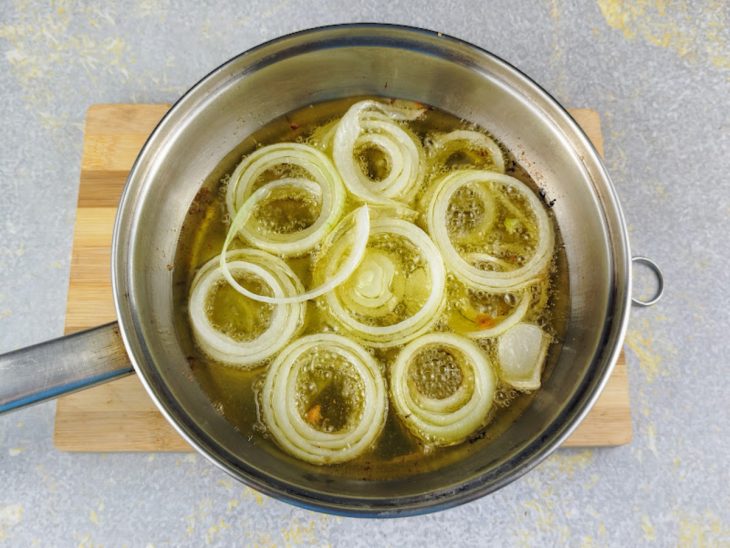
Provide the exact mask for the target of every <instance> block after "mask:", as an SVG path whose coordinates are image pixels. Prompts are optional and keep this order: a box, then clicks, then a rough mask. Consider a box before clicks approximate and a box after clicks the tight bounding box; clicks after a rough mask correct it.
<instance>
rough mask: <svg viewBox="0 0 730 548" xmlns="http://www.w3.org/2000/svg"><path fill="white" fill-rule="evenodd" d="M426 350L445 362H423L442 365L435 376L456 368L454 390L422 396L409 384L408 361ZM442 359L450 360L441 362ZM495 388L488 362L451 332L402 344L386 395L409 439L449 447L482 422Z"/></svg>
mask: <svg viewBox="0 0 730 548" xmlns="http://www.w3.org/2000/svg"><path fill="white" fill-rule="evenodd" d="M429 350H436V351H437V352H438V351H440V352H441V358H442V359H441V361H442V362H447V363H441V364H439V363H436V364H433V363H430V362H433V361H436V360H435V359H432V360H430V362H427V363H426V367H432V368H433V367H436V368H438V367H439V365H441V366H442V370H441V371H440V372H439V373H435V374H436V375H437V376H445V375H447V374H448V373H447V372H445V371H443V369H444V368H445V367H450V368H451V369H452V370H453V368H454V367H455V366H456V367H458V368H459V373H460V375H458V376H460V383H459V386H458V387H457V388H456V389H455V390H454V391H453V392H452V393H451V394H448V395H445V397H441V398H437V397H433V396H429V395H427V394H422V393H421V392H420V391H419V389H418V388H419V387H418V382H417V380H414V378H415V379H417V378H418V371H414V366H417V364H414V362H415V361H416V360H417V359H418V356H419V354H421V353H423V352H428V351H429ZM438 356H439V355H438V354H436V357H438ZM447 356H449V357H450V359H448V360H446V359H444V358H446V357H447ZM427 358H428V356H427ZM451 373H452V374H453V371H452V372H451ZM425 376H426V377H427V378H428V377H430V375H428V374H427V375H425ZM495 384H496V383H495V377H494V373H493V371H492V366H491V364H490V362H489V359H488V358H487V356H486V354H485V353H484V352H483V351H482V349H481V348H479V346H478V345H477V344H476V343H475V342H473V341H471V340H469V339H466V338H464V337H461V336H458V335H454V334H452V333H430V334H428V335H424V336H423V337H419V338H418V339H416V340H415V341H413V342H411V343H410V344H408V345H407V346H406V347H405V348H404V349H403V350H402V351H401V352H400V354H399V355H398V358H397V359H396V361H395V364H394V365H393V368H392V369H391V376H390V396H391V400H392V402H393V408H394V409H395V411H396V413H397V414H398V416H399V417H400V419H401V420H402V421H403V423H404V424H405V425H406V427H407V428H408V429H409V430H410V431H411V432H412V433H413V434H414V435H415V436H417V437H418V438H420V439H421V440H423V441H424V442H426V443H428V444H433V445H438V446H443V445H454V444H457V443H461V442H462V441H464V440H465V439H466V438H467V437H468V436H469V435H470V434H471V433H473V432H474V431H475V430H477V429H478V428H479V427H481V426H483V425H484V424H486V422H487V420H488V417H489V411H490V409H491V408H492V403H493V401H494V393H495Z"/></svg>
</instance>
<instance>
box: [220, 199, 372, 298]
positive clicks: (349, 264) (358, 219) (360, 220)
mask: <svg viewBox="0 0 730 548" xmlns="http://www.w3.org/2000/svg"><path fill="white" fill-rule="evenodd" d="M353 219H354V223H355V225H354V228H353V235H352V239H353V244H352V249H351V250H350V252H349V254H348V256H347V259H346V260H345V261H344V262H343V263H342V265H341V266H340V268H339V270H337V272H335V273H334V274H333V275H332V276H331V277H329V278H327V280H326V281H325V282H324V283H322V284H321V285H319V286H317V287H314V288H312V289H310V290H308V291H304V292H301V293H299V294H297V295H289V296H285V295H282V296H278V295H274V296H273V297H269V296H268V295H258V294H256V293H254V292H253V291H249V290H248V289H246V288H245V287H243V286H242V285H241V284H239V283H238V282H237V281H236V280H235V279H234V278H233V276H232V275H231V273H230V272H229V271H228V266H227V264H226V256H225V252H226V251H227V249H228V247H229V246H230V245H231V242H232V241H233V239H234V238H235V237H236V232H235V231H234V230H233V229H234V228H235V226H236V223H235V221H234V223H233V225H231V230H229V231H228V235H227V236H226V241H225V243H224V244H223V253H221V255H220V258H219V262H220V268H221V271H222V272H223V275H224V276H225V278H226V280H228V283H229V284H231V286H232V287H233V288H234V289H235V290H236V291H238V292H239V293H240V294H241V295H245V296H246V297H248V298H250V299H253V300H255V301H259V302H262V303H269V304H289V303H301V302H304V301H308V300H310V299H314V298H316V297H319V296H320V295H324V294H325V293H329V292H330V291H332V290H333V289H334V288H335V287H337V286H338V285H340V284H341V283H343V282H344V281H345V280H347V278H349V277H350V275H351V274H352V273H353V272H354V271H355V269H356V268H357V265H359V264H360V261H361V260H362V257H363V255H364V254H365V247H366V246H367V243H368V234H369V233H370V214H369V213H368V206H362V207H360V208H359V209H357V210H355V211H354V213H353ZM347 221H348V218H345V219H343V220H342V221H341V223H344V222H347ZM336 231H337V228H335V232H336Z"/></svg>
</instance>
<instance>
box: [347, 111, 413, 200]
mask: <svg viewBox="0 0 730 548" xmlns="http://www.w3.org/2000/svg"><path fill="white" fill-rule="evenodd" d="M423 112H424V110H423V109H404V108H399V107H395V106H390V105H384V104H382V103H379V102H377V101H360V102H359V103H355V104H354V105H352V106H351V107H350V109H349V110H348V111H347V113H346V114H345V115H344V116H343V117H342V119H341V120H340V122H339V124H338V125H337V130H336V132H335V138H334V144H333V157H334V161H335V165H336V166H337V169H338V170H339V172H340V174H341V175H342V180H343V181H344V182H345V185H346V186H347V188H348V190H349V191H350V192H351V193H352V194H354V195H355V196H357V197H358V198H360V199H361V200H363V201H365V202H368V203H373V204H381V205H390V206H393V207H401V208H402V207H403V205H402V204H400V203H399V202H398V201H397V200H399V199H405V200H406V201H409V200H410V198H411V197H410V196H409V193H411V191H412V190H413V189H414V188H416V187H417V186H418V185H419V184H420V183H421V180H422V178H423V174H424V153H423V150H422V147H421V144H420V143H419V142H418V141H417V140H415V139H414V138H413V137H412V136H411V135H410V134H409V133H408V132H407V131H405V130H404V129H403V128H402V127H401V126H400V125H398V123H397V121H402V120H415V119H416V118H418V117H419V116H421V114H423ZM368 146H371V147H376V148H378V149H380V150H381V151H382V152H383V153H384V154H385V155H386V156H387V157H388V162H389V164H390V171H389V173H388V175H387V176H386V177H385V179H383V180H382V181H373V180H371V179H370V178H369V177H368V176H367V175H366V174H364V173H363V172H362V169H360V167H359V166H358V163H357V160H356V159H355V152H356V150H357V149H358V148H362V147H368Z"/></svg>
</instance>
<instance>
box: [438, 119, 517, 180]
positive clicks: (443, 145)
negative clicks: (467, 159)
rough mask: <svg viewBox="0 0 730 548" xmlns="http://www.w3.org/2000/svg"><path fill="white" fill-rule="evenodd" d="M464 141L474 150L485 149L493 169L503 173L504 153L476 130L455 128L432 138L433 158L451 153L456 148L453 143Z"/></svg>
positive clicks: (491, 140)
mask: <svg viewBox="0 0 730 548" xmlns="http://www.w3.org/2000/svg"><path fill="white" fill-rule="evenodd" d="M460 142H462V143H463V142H465V143H468V144H469V145H471V147H472V148H474V149H476V150H486V151H487V152H488V153H489V158H490V159H491V163H492V164H493V165H494V171H498V172H500V173H504V154H502V149H501V148H499V145H498V144H497V143H495V142H494V140H493V139H491V138H490V137H487V136H486V135H484V134H483V133H480V132H478V131H471V130H467V129H457V130H455V131H451V132H449V133H445V134H443V135H439V136H437V137H435V138H434V140H433V145H434V146H433V149H432V150H433V155H434V157H435V160H438V159H439V158H441V157H443V155H445V154H447V153H451V154H453V153H454V152H456V151H457V150H459V149H458V148H455V146H454V143H460Z"/></svg>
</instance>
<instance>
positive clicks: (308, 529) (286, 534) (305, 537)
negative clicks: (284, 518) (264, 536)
mask: <svg viewBox="0 0 730 548" xmlns="http://www.w3.org/2000/svg"><path fill="white" fill-rule="evenodd" d="M315 527H316V524H315V522H314V520H311V519H310V520H309V521H308V522H306V523H302V522H301V521H300V520H299V518H296V517H295V518H294V519H293V520H292V521H291V522H290V523H289V525H288V526H287V527H286V528H285V529H282V530H281V536H282V538H283V539H284V541H285V542H286V544H287V545H292V544H312V543H314V542H316V541H317V538H316V535H315Z"/></svg>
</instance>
